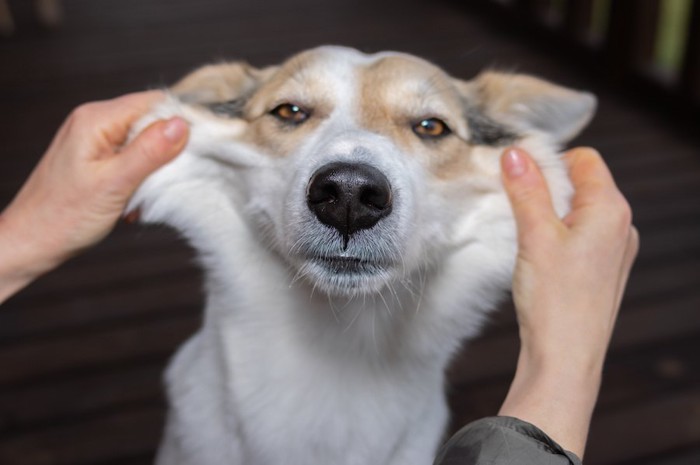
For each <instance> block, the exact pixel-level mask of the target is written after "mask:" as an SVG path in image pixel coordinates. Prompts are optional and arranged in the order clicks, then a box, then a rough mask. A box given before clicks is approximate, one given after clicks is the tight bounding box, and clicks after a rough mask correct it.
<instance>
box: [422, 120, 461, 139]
mask: <svg viewBox="0 0 700 465" xmlns="http://www.w3.org/2000/svg"><path fill="white" fill-rule="evenodd" d="M413 132H415V133H416V135H417V136H418V137H420V138H422V139H436V138H438V137H443V136H446V135H448V134H449V133H451V132H452V131H451V130H450V128H449V127H448V126H447V124H446V123H445V122H444V121H443V120H441V119H438V118H426V119H424V120H421V121H419V122H418V123H416V124H414V125H413Z"/></svg>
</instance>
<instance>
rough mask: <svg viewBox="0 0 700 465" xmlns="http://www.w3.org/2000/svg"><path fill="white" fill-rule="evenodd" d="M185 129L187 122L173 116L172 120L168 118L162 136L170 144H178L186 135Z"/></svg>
mask: <svg viewBox="0 0 700 465" xmlns="http://www.w3.org/2000/svg"><path fill="white" fill-rule="evenodd" d="M187 129H188V125H187V122H186V121H185V120H184V119H182V118H180V117H178V116H175V117H174V118H170V119H169V120H168V121H167V122H166V123H165V127H164V128H163V135H164V136H165V138H166V139H168V140H169V141H170V142H179V141H180V140H181V139H182V138H183V137H184V136H185V134H186V133H187Z"/></svg>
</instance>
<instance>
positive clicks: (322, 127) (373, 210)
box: [129, 46, 596, 465]
mask: <svg viewBox="0 0 700 465" xmlns="http://www.w3.org/2000/svg"><path fill="white" fill-rule="evenodd" d="M595 105H596V100H595V98H594V97H593V96H592V95H591V94H589V93H586V92H579V91H574V90H570V89H566V88H563V87H560V86H557V85H554V84H551V83H548V82H546V81H544V80H541V79H538V78H535V77H531V76H525V75H518V74H508V73H499V72H493V71H490V72H484V73H482V74H480V75H479V76H477V77H476V78H474V79H472V80H469V81H463V80H459V79H455V78H452V77H450V76H449V75H448V74H446V73H445V72H444V71H442V70H441V69H440V68H438V67H437V66H435V65H433V64H431V63H429V62H427V61H425V60H422V59H420V58H417V57H414V56H412V55H408V54H403V53H396V52H383V53H377V54H372V55H368V54H364V53H361V52H359V51H357V50H354V49H350V48H344V47H335V46H326V47H320V48H316V49H312V50H309V51H305V52H303V53H300V54H298V55H296V56H294V57H292V58H290V59H289V60H287V61H286V62H284V63H283V64H281V65H279V66H271V67H266V68H260V69H258V68H254V67H252V66H249V65H247V64H245V63H241V62H233V63H222V64H215V65H210V66H205V67H203V68H200V69H198V70H195V71H194V72H192V73H191V74H189V75H188V76H186V77H184V78H183V79H182V80H181V81H180V82H178V83H177V84H175V85H174V86H173V87H172V88H171V89H170V90H169V96H168V97H167V99H166V101H164V102H163V103H161V104H159V105H158V106H157V107H156V108H154V109H153V111H152V112H151V113H150V114H149V115H148V116H146V117H144V118H143V119H142V120H141V121H140V122H139V123H138V124H137V125H136V127H135V131H134V132H135V133H136V132H138V131H139V130H141V129H142V128H144V127H146V126H147V125H148V124H150V123H151V122H153V121H154V120H155V119H157V118H167V117H171V116H173V115H180V116H182V117H183V118H185V119H187V120H188V121H189V123H190V125H191V126H190V139H189V142H188V145H187V147H186V148H185V150H184V152H183V153H182V154H181V155H180V156H179V157H178V158H176V159H175V160H174V161H173V162H171V163H169V164H168V165H166V166H165V167H163V168H161V169H160V170H159V171H157V172H156V173H154V174H153V175H151V176H150V177H149V178H148V179H147V180H146V182H145V183H144V184H143V185H142V186H141V188H140V189H139V190H138V191H137V192H136V194H135V195H134V197H133V198H132V200H131V203H130V206H129V210H134V209H140V211H141V218H142V220H143V221H145V222H149V223H165V224H168V225H170V226H172V227H174V228H175V229H176V230H178V231H179V232H180V233H181V234H182V235H184V237H185V238H186V239H187V240H188V241H189V243H190V244H191V245H192V246H193V247H194V248H195V249H196V251H197V253H198V257H199V261H200V263H201V266H202V267H203V269H204V271H205V283H206V284H205V285H206V308H205V312H204V318H203V323H202V326H201V328H200V329H199V330H198V331H197V333H196V334H195V335H194V336H192V337H191V338H190V339H189V340H188V341H187V342H186V343H185V344H184V345H183V346H182V347H180V349H179V350H178V352H177V354H176V355H175V356H174V358H173V360H172V362H171V363H170V365H169V368H168V369H167V373H166V385H167V394H168V399H169V403H170V410H169V413H168V416H167V424H166V429H165V435H164V438H163V441H162V444H161V447H160V450H159V453H158V458H157V463H158V464H159V465H190V464H191V465H195V464H196V465H222V464H245V465H280V464H286V465H329V464H332V465H377V464H382V465H399V464H400V465H414V464H415V465H426V464H430V463H432V461H433V458H434V454H435V453H436V450H437V448H438V446H439V444H440V442H441V440H442V436H443V434H444V432H445V427H446V423H447V420H448V408H447V406H446V400H445V395H444V384H445V375H444V371H445V367H446V365H447V364H448V362H449V361H450V358H451V356H452V355H453V354H454V353H455V352H456V351H457V350H458V348H459V347H460V345H461V343H462V341H464V340H465V339H468V338H471V337H473V336H475V335H476V334H477V333H478V331H479V329H480V328H481V327H482V325H483V324H484V322H485V320H486V318H487V315H488V312H489V311H490V310H491V309H493V308H494V306H495V305H496V304H497V302H498V301H499V300H501V299H502V298H503V297H504V296H505V295H507V291H508V290H509V287H510V284H511V279H512V272H513V267H514V263H515V256H516V252H517V244H516V227H515V223H514V220H513V215H512V211H511V207H510V204H509V202H508V199H507V196H506V194H505V192H504V188H503V185H502V183H501V178H500V176H501V173H500V164H499V158H500V155H501V153H502V151H503V150H504V148H505V147H507V146H509V145H517V146H520V147H523V148H525V149H526V150H528V151H529V152H530V153H531V154H532V155H533V157H535V159H536V161H537V163H538V164H539V166H540V167H541V169H542V171H543V173H544V176H545V178H546V180H547V182H548V186H549V189H550V192H551V195H552V198H553V204H554V206H555V209H556V211H557V212H558V214H560V215H564V214H565V213H566V212H567V210H568V209H569V202H570V197H571V195H572V186H571V183H570V180H569V178H568V175H567V169H566V166H565V163H564V161H563V160H562V158H561V156H560V154H559V153H558V150H560V148H561V147H562V145H563V144H565V143H566V142H567V141H569V140H570V139H571V138H573V137H574V136H575V135H576V134H578V133H579V132H580V131H581V129H582V128H583V127H584V126H585V125H586V124H587V123H588V121H589V120H590V119H591V117H592V115H593V113H594V109H595Z"/></svg>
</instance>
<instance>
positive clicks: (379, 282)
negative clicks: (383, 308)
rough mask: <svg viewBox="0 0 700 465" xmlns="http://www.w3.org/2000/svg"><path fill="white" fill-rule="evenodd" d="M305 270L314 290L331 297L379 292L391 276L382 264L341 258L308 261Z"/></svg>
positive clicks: (319, 258)
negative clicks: (321, 291)
mask: <svg viewBox="0 0 700 465" xmlns="http://www.w3.org/2000/svg"><path fill="white" fill-rule="evenodd" d="M303 269H304V271H305V274H306V276H307V278H309V279H310V280H311V281H312V282H313V283H314V287H317V288H318V289H321V290H323V291H325V292H326V293H328V294H332V295H345V296H353V295H358V294H371V293H375V292H379V291H380V290H381V289H382V288H383V287H384V285H386V283H387V282H388V281H389V280H390V278H391V276H392V273H391V267H390V265H388V264H386V263H383V262H381V261H375V260H370V259H366V258H359V257H347V256H339V255H332V256H313V257H309V258H307V259H306V264H305V265H304V267H303Z"/></svg>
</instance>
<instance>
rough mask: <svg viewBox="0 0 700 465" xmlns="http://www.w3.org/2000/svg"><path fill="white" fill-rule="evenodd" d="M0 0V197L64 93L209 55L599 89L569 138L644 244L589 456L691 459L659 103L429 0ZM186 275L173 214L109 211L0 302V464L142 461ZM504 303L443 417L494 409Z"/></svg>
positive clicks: (187, 64)
mask: <svg viewBox="0 0 700 465" xmlns="http://www.w3.org/2000/svg"><path fill="white" fill-rule="evenodd" d="M11 3H12V4H13V5H14V6H16V7H17V8H18V13H19V16H20V17H19V18H18V19H19V23H20V24H19V25H20V30H19V33H18V34H17V35H16V36H15V37H13V38H11V39H0V147H1V149H0V205H4V204H5V203H6V202H8V201H9V200H10V198H11V196H12V195H13V193H14V192H15V191H16V190H17V189H18V188H19V186H20V183H21V182H22V180H23V179H24V178H25V177H26V176H27V174H28V173H29V171H30V169H31V167H32V166H33V165H34V163H35V162H36V161H37V158H38V157H39V155H40V154H41V153H42V151H43V150H44V148H45V147H46V145H47V144H48V142H49V140H50V138H51V136H52V134H53V132H54V131H55V129H56V128H57V126H58V125H59V123H60V122H61V120H62V119H63V118H64V116H65V115H66V114H67V113H68V112H69V110H70V109H71V108H72V107H74V106H76V105H78V104H79V103H81V102H84V101H87V100H94V99H103V98H107V97H111V96H116V95H119V94H121V93H124V92H128V91H133V90H139V89H143V88H146V87H152V86H158V85H162V84H166V83H169V82H172V81H173V80H174V79H176V78H177V77H179V76H180V75H182V74H183V73H184V72H186V71H187V70H189V69H191V68H193V67H195V66H197V65H200V64H202V63H204V62H207V61H212V60H220V59H222V58H241V57H243V58H246V59H248V60H249V61H251V62H252V63H254V64H258V65H262V64H269V63H275V62H277V61H279V60H280V59H282V58H283V57H285V56H287V55H289V54H291V53H293V52H296V51H298V50H301V49H304V48H307V47H310V46H314V45H318V44H322V43H338V44H345V45H351V46H355V47H358V48H360V49H362V50H365V51H376V50H380V49H398V50H403V51H408V52H412V53H415V54H418V55H422V56H424V57H426V58H429V59H431V60H433V61H435V62H437V63H438V64H440V65H442V66H443V67H445V68H446V69H448V70H449V71H450V72H452V73H453V74H455V75H458V76H462V77H469V76H472V75H474V74H475V73H476V72H478V71H479V70H480V69H482V68H483V67H484V66H487V65H496V66H499V67H503V68H507V69H517V70H520V71H527V72H531V73H536V74H539V75H541V76H544V77H546V78H549V79H553V80H556V81H559V82H561V83H563V84H567V85H570V86H574V87H581V88H588V89H592V90H593V91H595V92H596V93H598V95H599V96H600V98H601V102H600V111H599V114H598V117H597V118H596V120H595V121H594V122H593V124H592V126H591V127H590V129H588V130H587V131H586V132H585V134H584V135H583V136H582V137H581V138H580V139H579V140H578V143H581V144H589V145H593V146H595V147H597V148H598V149H599V150H600V151H601V152H602V153H603V154H604V155H605V157H606V159H607V160H608V162H609V164H610V166H611V167H612V170H613V172H614V174H615V175H616V177H617V179H618V180H619V184H620V186H621V188H622V190H623V191H624V192H625V194H626V195H627V196H628V197H629V199H630V201H631V203H632V205H633V208H634V211H635V215H636V216H635V222H636V224H637V225H638V227H639V229H640V231H641V236H642V251H641V255H640V258H639V261H638V265H637V267H636V269H635V271H634V274H633V277H632V279H631V282H630V285H629V291H628V293H627V296H626V299H625V302H624V305H623V311H622V314H621V317H620V321H619V326H618V329H617V332H616V335H615V337H614V340H613V343H612V352H611V355H610V359H609V363H608V364H607V368H606V375H605V381H604V385H603V389H602V393H601V398H600V405H599V408H598V410H597V412H596V414H595V418H594V420H593V426H592V432H591V439H590V444H589V448H588V454H587V464H589V465H596V464H601V465H602V464H637V465H690V464H698V463H700V153H699V152H700V150H699V148H700V144H699V143H698V140H697V139H696V138H695V139H693V138H691V137H690V136H688V135H687V134H684V133H682V132H681V131H678V130H676V129H675V128H674V126H675V123H674V122H673V121H672V120H670V119H668V118H667V117H665V116H664V115H660V114H656V113H654V112H653V111H647V110H645V109H644V107H643V105H639V104H637V103H636V102H632V101H630V100H625V99H622V98H619V97H616V95H615V92H614V91H611V90H610V89H607V88H606V87H605V85H604V84H601V83H598V82H595V81H593V80H590V79H589V78H588V77H587V74H586V73H585V70H581V69H578V68H576V67H572V66H570V65H569V64H567V63H570V62H567V63H563V62H561V61H560V60H559V59H555V58H553V57H552V55H551V54H550V53H548V51H547V50H544V49H543V48H542V47H539V49H536V48H535V47H534V46H533V44H532V43H531V42H529V41H528V40H527V38H523V37H521V36H519V35H518V34H517V33H515V32H512V31H510V30H507V29H505V28H502V27H499V25H498V23H497V22H493V21H486V20H485V19H483V18H481V17H478V16H469V14H467V13H466V12H465V11H463V10H461V9H459V8H455V7H453V6H450V5H447V4H441V3H439V2H427V1H422V2H419V1H415V0H406V1H403V2H400V3H399V2H391V1H379V0H373V1H366V0H365V1H352V0H332V1H331V0H302V1H294V2H291V1H282V0H268V1H264V2H262V1H260V2H232V1H226V0H198V1H196V2H194V1H187V0H119V1H117V0H112V1H107V0H103V1H99V2H97V1H94V0H72V1H67V2H65V4H66V22H65V25H64V27H63V29H62V30H60V31H58V32H55V33H46V32H42V31H40V30H39V29H38V28H37V27H36V26H35V25H34V24H32V21H31V20H30V19H29V18H28V17H27V13H28V12H27V7H26V5H25V4H26V3H28V2H18V1H15V2H11ZM47 234H50V231H47ZM199 289H200V273H199V272H198V270H197V269H196V268H195V267H194V266H193V265H192V253H191V251H190V250H189V249H188V248H187V247H186V246H185V245H184V244H183V243H182V242H181V241H180V240H178V239H177V238H176V237H175V235H174V234H173V233H172V232H170V231H168V230H165V229H160V228H148V229H146V228H142V227H135V226H120V227H119V228H117V230H116V231H115V232H114V233H113V234H112V235H111V236H110V237H109V238H108V239H107V240H106V241H105V242H104V243H103V244H101V245H100V246H98V247H97V248H95V249H94V250H92V251H90V252H89V253H87V254H85V255H84V256H82V257H80V258H78V259H76V260H74V261H72V262H70V263H69V264H67V265H66V266H64V267H62V268H61V269H59V270H57V271H55V272H53V273H51V274H50V275H48V276H46V277H44V278H42V279H41V280H40V281H38V282H37V283H35V284H34V285H33V286H31V287H30V288H28V289H26V290H25V291H24V292H22V293H21V294H20V295H18V296H16V297H15V298H13V299H11V300H10V301H9V302H7V303H6V304H5V305H3V307H2V308H0V464H3V465H30V464H31V465H58V464H61V465H69V464H91V465H98V464H100V465H108V464H127V465H136V464H146V463H150V461H151V459H152V456H153V452H154V448H155V446H156V444H157V441H158V437H159V434H160V430H161V427H162V423H163V412H164V407H163V400H162V394H161V388H160V381H159V380H160V376H161V372H162V370H163V367H164V364H165V362H166V360H167V359H168V357H169V356H170V354H172V352H173V349H174V348H175V347H176V346H177V345H178V344H179V343H180V342H181V341H183V340H184V339H185V338H186V337H187V335H188V334H190V333H191V332H192V331H193V330H194V329H195V328H196V327H197V324H198V321H199V313H200V308H201V305H202V303H201V302H202V298H201V294H200V291H199ZM511 315H512V314H511V313H509V312H508V311H507V310H504V311H502V312H501V313H499V314H498V315H497V316H496V317H495V318H494V322H493V324H492V325H491V326H490V328H489V329H488V331H487V332H486V334H485V335H484V336H483V337H481V338H480V339H479V340H477V341H475V342H473V343H472V344H471V345H470V347H469V348H468V350H467V351H465V352H464V354H463V355H461V356H460V357H459V358H458V360H456V362H455V364H454V367H453V369H452V370H451V376H450V378H451V388H450V399H451V404H452V407H453V413H454V421H453V424H454V425H455V427H456V426H458V425H460V424H463V423H465V422H467V421H469V420H471V419H475V418H478V417H480V416H484V415H492V414H494V413H495V412H496V411H497V409H498V406H499V404H500V402H501V401H502V399H503V397H504V394H505V392H506V389H507V386H508V383H509V381H510V376H511V374H512V370H513V367H514V362H515V355H516V352H517V337H516V328H515V324H514V320H513V317H512V316H511ZM574 330H575V328H574Z"/></svg>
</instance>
